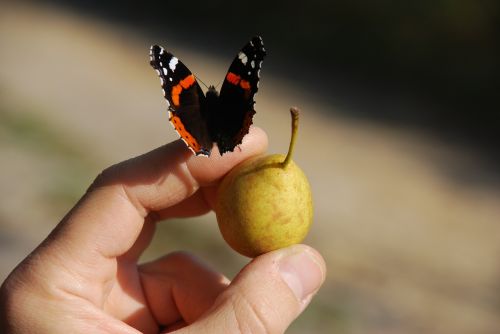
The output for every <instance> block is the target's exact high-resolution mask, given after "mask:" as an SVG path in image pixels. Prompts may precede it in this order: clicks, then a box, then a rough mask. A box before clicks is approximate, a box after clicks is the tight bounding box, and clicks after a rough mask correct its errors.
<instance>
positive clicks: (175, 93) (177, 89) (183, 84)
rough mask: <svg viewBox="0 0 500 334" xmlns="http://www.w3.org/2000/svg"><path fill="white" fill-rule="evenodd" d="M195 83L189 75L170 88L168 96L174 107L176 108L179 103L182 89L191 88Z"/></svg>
mask: <svg viewBox="0 0 500 334" xmlns="http://www.w3.org/2000/svg"><path fill="white" fill-rule="evenodd" d="M195 82H196V80H195V78H194V75H192V74H190V75H188V76H187V77H185V78H184V79H183V80H181V81H180V82H179V83H178V84H177V85H175V86H174V87H172V90H171V93H170V95H171V96H172V103H173V104H174V106H176V107H178V106H179V104H180V102H179V97H180V95H181V93H182V90H183V89H188V88H189V87H191V86H192V85H193V84H194V83H195Z"/></svg>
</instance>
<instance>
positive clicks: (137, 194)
mask: <svg viewBox="0 0 500 334" xmlns="http://www.w3.org/2000/svg"><path fill="white" fill-rule="evenodd" d="M266 146H267V139H266V136H265V134H264V132H263V131H262V130H260V129H258V128H253V129H252V130H251V132H250V133H249V134H248V135H247V136H246V137H245V139H244V141H243V144H242V145H241V150H240V149H236V150H235V152H233V153H230V154H225V155H224V156H222V157H220V156H218V154H217V153H216V152H215V153H214V154H212V156H211V157H210V158H208V159H207V158H204V157H194V156H193V155H192V153H191V152H190V151H188V150H187V149H186V147H185V145H184V143H182V142H181V141H180V140H179V141H176V142H173V143H171V144H168V145H166V146H163V147H160V148H158V149H156V150H154V151H152V152H149V153H147V154H145V155H142V156H139V157H137V158H134V159H130V160H127V161H125V162H122V163H120V164H118V165H115V166H113V167H111V168H108V169H107V170H105V171H104V172H103V173H102V174H101V175H100V176H99V177H98V178H97V179H96V181H95V182H94V183H93V184H92V186H91V187H90V188H89V190H88V191H87V193H86V194H85V195H84V196H83V198H82V199H81V200H80V201H79V202H78V204H77V205H76V206H75V207H74V208H73V209H72V210H71V211H70V212H69V213H68V214H67V215H66V217H64V219H63V220H62V222H61V223H59V224H58V226H57V227H56V228H55V229H54V231H52V233H51V234H50V235H49V236H48V237H47V239H46V240H45V241H44V242H43V243H42V244H41V245H40V246H39V247H38V248H37V249H36V250H35V251H34V252H33V253H32V254H30V255H29V256H28V257H27V258H26V259H25V260H24V261H23V262H22V263H21V264H20V265H19V266H18V267H17V268H16V269H15V270H14V271H13V272H12V273H11V275H10V276H9V277H8V279H7V280H6V281H5V282H4V283H3V285H2V287H1V289H0V332H1V333H6V334H19V333H23V334H24V333H51V334H59V333H123V334H124V333H130V334H132V333H135V334H137V333H164V332H169V331H173V330H176V329H178V332H176V333H283V332H284V331H285V330H286V328H287V327H288V326H289V324H290V323H291V322H292V321H293V320H294V319H295V318H296V317H297V316H298V315H299V314H300V313H301V312H302V311H303V310H304V308H305V307H306V306H307V304H308V303H309V301H310V300H311V298H312V296H313V295H314V293H315V292H316V291H317V290H318V289H319V287H320V285H321V284H322V282H323V280H324V278H325V264H324V261H323V259H322V258H321V256H320V255H319V254H318V253H317V252H316V251H315V250H313V249H312V248H310V247H307V246H304V245H296V246H292V247H289V248H286V249H281V250H277V251H274V252H270V253H268V254H264V255H262V256H259V257H258V258H255V259H254V260H252V261H251V262H250V263H249V264H248V265H247V266H245V267H244V268H243V269H242V271H241V272H240V273H239V274H238V275H237V277H236V278H235V279H234V281H233V282H229V280H228V279H227V278H225V277H224V276H223V275H222V274H219V273H217V272H215V271H213V270H212V269H210V268H208V267H207V266H206V265H204V264H203V263H201V262H200V261H198V260H197V259H196V258H194V257H193V256H191V255H189V254H186V253H179V252H177V253H172V254H169V255H166V256H164V257H162V258H159V259H157V260H155V261H153V262H150V263H145V264H138V259H139V257H140V255H141V254H142V252H143V251H144V250H145V248H146V247H147V246H148V244H149V242H150V241H151V238H152V237H153V234H154V231H155V224H156V222H157V221H159V220H163V219H167V218H172V217H187V216H196V215H200V214H203V213H205V212H208V211H209V210H211V209H212V207H213V203H214V199H215V194H216V189H217V185H218V182H219V180H220V178H221V177H222V176H223V175H224V174H226V173H227V172H228V171H229V170H230V169H231V168H232V167H233V166H235V165H236V164H237V163H239V162H241V161H243V160H245V159H247V158H249V157H251V156H253V155H256V154H260V153H263V152H264V151H265V149H266Z"/></svg>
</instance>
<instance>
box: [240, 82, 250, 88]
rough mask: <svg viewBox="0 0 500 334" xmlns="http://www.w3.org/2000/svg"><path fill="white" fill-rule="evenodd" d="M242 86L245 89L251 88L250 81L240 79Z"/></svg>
mask: <svg viewBox="0 0 500 334" xmlns="http://www.w3.org/2000/svg"><path fill="white" fill-rule="evenodd" d="M240 86H241V88H243V89H244V90H248V89H250V82H248V81H246V80H241V81H240Z"/></svg>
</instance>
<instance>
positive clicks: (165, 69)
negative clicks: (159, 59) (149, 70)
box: [162, 67, 168, 76]
mask: <svg viewBox="0 0 500 334" xmlns="http://www.w3.org/2000/svg"><path fill="white" fill-rule="evenodd" d="M162 69H163V74H165V76H167V73H168V70H167V68H166V67H162Z"/></svg>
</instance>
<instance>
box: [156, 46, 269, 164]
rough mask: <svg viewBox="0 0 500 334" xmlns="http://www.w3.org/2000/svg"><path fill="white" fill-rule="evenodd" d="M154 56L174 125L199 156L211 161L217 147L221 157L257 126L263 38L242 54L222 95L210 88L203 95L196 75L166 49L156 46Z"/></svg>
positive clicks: (225, 83)
mask: <svg viewBox="0 0 500 334" xmlns="http://www.w3.org/2000/svg"><path fill="white" fill-rule="evenodd" d="M149 56H150V64H151V66H152V67H153V68H154V69H155V70H156V73H157V74H158V76H159V77H160V81H161V87H162V89H163V95H164V96H165V98H166V100H167V103H168V110H169V116H170V117H169V119H170V122H171V123H172V125H173V126H174V128H175V130H176V131H177V133H178V134H179V135H180V137H181V138H182V140H183V141H184V142H185V143H186V145H187V146H188V147H189V148H190V149H191V150H192V151H193V153H194V154H196V155H205V156H209V155H210V153H211V151H212V146H213V143H216V144H217V147H218V149H219V153H220V154H221V155H222V154H224V153H226V152H232V151H233V150H234V148H235V147H236V146H238V145H239V144H241V142H242V140H243V137H244V136H245V135H246V134H247V133H248V131H249V128H250V125H252V119H253V115H254V114H255V110H254V104H255V101H254V97H255V94H256V93H257V90H258V88H259V76H260V69H261V67H262V61H263V59H264V57H265V56H266V50H265V49H264V43H263V41H262V38H261V37H260V36H255V37H253V38H252V39H251V40H250V41H249V42H248V43H247V44H246V45H245V46H243V48H242V49H241V50H240V51H239V52H238V54H237V55H236V57H235V58H234V60H233V62H232V63H231V65H230V66H229V69H228V71H227V74H226V76H225V77H224V81H223V83H222V87H221V89H220V93H219V92H218V91H217V89H216V88H215V86H213V85H211V86H209V87H208V91H207V93H206V94H204V93H203V91H202V89H201V87H200V85H199V84H198V81H197V80H196V77H195V75H194V74H193V73H191V71H190V70H189V69H188V68H187V67H186V65H184V64H183V63H182V62H181V61H180V60H179V59H178V58H176V57H175V56H174V55H173V54H172V53H170V52H168V51H166V50H165V49H164V48H163V47H161V46H159V45H153V46H152V47H151V49H150V55H149Z"/></svg>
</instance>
